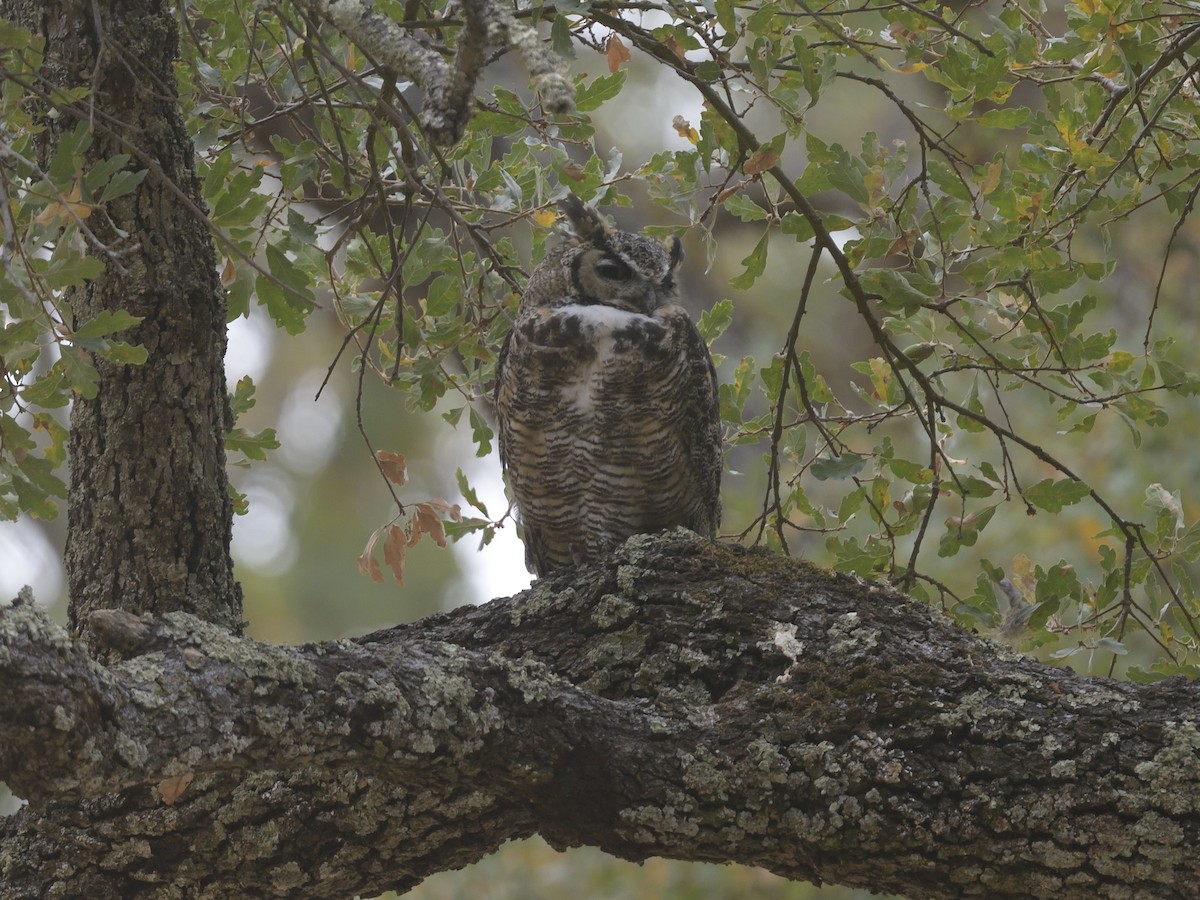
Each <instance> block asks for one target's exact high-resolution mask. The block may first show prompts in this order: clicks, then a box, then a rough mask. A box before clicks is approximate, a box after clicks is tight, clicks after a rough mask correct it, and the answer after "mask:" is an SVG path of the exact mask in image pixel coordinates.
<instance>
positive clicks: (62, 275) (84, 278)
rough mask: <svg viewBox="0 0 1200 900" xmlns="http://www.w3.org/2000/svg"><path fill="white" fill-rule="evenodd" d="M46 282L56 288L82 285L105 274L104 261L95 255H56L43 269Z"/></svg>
mask: <svg viewBox="0 0 1200 900" xmlns="http://www.w3.org/2000/svg"><path fill="white" fill-rule="evenodd" d="M41 274H42V278H43V279H45V281H46V284H47V285H48V286H49V287H51V288H55V289H61V288H66V287H71V286H73V285H82V284H86V283H87V282H89V281H91V280H92V279H93V278H99V277H100V276H101V275H103V274H104V263H102V262H101V261H100V260H98V259H96V257H94V256H65V255H64V256H59V255H57V254H56V255H55V257H54V258H53V259H51V260H50V263H49V265H47V266H46V267H45V269H43V270H42V273H41Z"/></svg>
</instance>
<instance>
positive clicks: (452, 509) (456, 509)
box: [425, 497, 462, 522]
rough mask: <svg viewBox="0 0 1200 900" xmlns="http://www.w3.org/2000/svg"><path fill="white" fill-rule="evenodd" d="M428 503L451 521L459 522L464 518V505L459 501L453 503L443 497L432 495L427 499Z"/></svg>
mask: <svg viewBox="0 0 1200 900" xmlns="http://www.w3.org/2000/svg"><path fill="white" fill-rule="evenodd" d="M425 502H426V503H428V504H429V505H430V506H431V507H432V508H433V509H434V511H435V512H437V514H438V515H440V516H442V517H443V518H446V519H450V520H451V521H454V522H458V521H461V520H462V507H460V506H459V505H458V504H457V503H451V502H449V501H448V500H443V499H442V498H441V497H432V498H430V499H429V500H426V501H425Z"/></svg>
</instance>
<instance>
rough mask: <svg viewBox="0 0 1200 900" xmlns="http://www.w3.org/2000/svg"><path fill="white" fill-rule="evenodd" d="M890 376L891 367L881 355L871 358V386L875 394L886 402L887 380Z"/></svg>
mask: <svg viewBox="0 0 1200 900" xmlns="http://www.w3.org/2000/svg"><path fill="white" fill-rule="evenodd" d="M891 377H892V367H891V366H890V365H888V363H887V360H885V359H882V358H881V357H878V356H876V357H873V358H872V359H871V386H872V387H873V388H875V396H876V397H878V398H879V399H880V400H881V401H882V402H884V403H886V402H887V395H888V381H890V380H891Z"/></svg>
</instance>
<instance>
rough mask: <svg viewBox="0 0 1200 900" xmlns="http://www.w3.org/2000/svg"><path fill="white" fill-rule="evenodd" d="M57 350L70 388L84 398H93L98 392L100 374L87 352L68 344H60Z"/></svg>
mask: <svg viewBox="0 0 1200 900" xmlns="http://www.w3.org/2000/svg"><path fill="white" fill-rule="evenodd" d="M59 352H60V353H61V356H60V357H59V362H60V363H61V364H62V367H63V374H64V375H66V378H67V382H68V383H69V384H70V385H71V390H73V391H74V392H75V393H77V394H79V396H81V397H83V398H84V399H87V400H91V399H93V398H94V397H95V396H96V394H98V393H99V392H100V376H99V374H97V372H96V367H95V366H93V365H92V361H91V359H90V358H89V357H88V354H87V353H85V352H84V351H83V350H80V349H79V348H78V347H72V346H70V345H69V344H60V345H59Z"/></svg>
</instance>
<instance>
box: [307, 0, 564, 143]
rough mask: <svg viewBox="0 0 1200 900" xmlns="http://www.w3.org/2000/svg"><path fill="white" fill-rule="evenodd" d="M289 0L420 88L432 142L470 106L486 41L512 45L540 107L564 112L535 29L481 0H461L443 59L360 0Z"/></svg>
mask: <svg viewBox="0 0 1200 900" xmlns="http://www.w3.org/2000/svg"><path fill="white" fill-rule="evenodd" d="M297 2H298V4H299V5H300V6H301V7H303V8H304V9H306V10H307V11H308V12H310V13H312V14H314V15H316V16H319V17H321V18H323V19H325V20H326V21H328V22H329V23H330V24H332V25H333V26H334V27H335V28H337V29H338V31H340V32H341V33H342V34H344V35H345V36H346V37H347V38H349V39H350V40H351V41H353V42H354V43H355V44H356V45H358V46H359V47H360V48H361V49H362V50H363V51H364V52H365V53H367V54H369V55H370V56H371V57H372V59H374V60H375V62H376V63H378V64H379V65H381V66H384V67H386V68H388V69H392V70H394V71H397V72H401V73H403V75H404V76H405V77H406V78H409V79H411V80H412V81H413V82H414V83H415V84H416V85H417V86H418V87H420V88H421V89H422V90H423V91H424V92H425V104H424V108H423V109H422V111H421V124H422V126H423V127H424V129H425V132H426V133H427V134H428V135H429V137H430V139H431V140H432V141H433V142H434V143H436V144H440V145H442V146H447V147H448V146H451V145H453V144H455V143H457V142H458V140H459V139H460V138H461V137H462V135H463V131H464V129H465V128H466V127H467V121H468V120H469V119H470V118H471V113H472V112H473V111H474V108H475V103H474V98H473V96H472V92H473V91H474V90H475V82H476V81H478V80H479V75H480V72H482V70H483V67H484V65H485V63H486V62H487V59H486V56H487V54H486V50H487V47H488V45H489V44H499V45H502V46H505V47H512V48H513V49H515V50H517V52H518V53H519V54H520V56H521V58H522V60H523V61H524V62H525V66H526V68H527V69H528V70H529V75H530V77H531V79H532V80H533V86H534V89H535V90H537V92H538V93H539V94H540V95H541V99H542V105H543V106H544V107H545V108H546V109H547V111H549V112H552V113H567V112H570V111H571V110H572V109H573V108H574V105H575V89H574V87H573V86H572V84H571V81H570V78H569V77H568V75H567V72H566V67H565V65H564V64H563V61H562V60H561V59H560V58H559V57H558V55H557V54H555V53H554V52H553V51H552V50H550V49H549V48H548V47H546V46H545V45H544V44H543V43H542V42H541V40H540V39H539V38H538V35H537V32H536V31H534V30H533V29H532V28H530V27H529V26H528V25H526V24H524V23H522V22H518V21H517V19H516V18H515V17H514V16H513V15H512V13H511V12H510V11H508V10H504V9H502V8H501V7H500V6H498V5H496V4H492V3H489V2H487V0H463V3H462V13H463V22H462V28H461V30H460V31H459V35H458V44H457V47H456V48H455V57H454V61H453V64H451V65H448V64H447V63H446V62H445V61H444V60H443V59H442V57H441V56H440V55H439V54H438V53H436V52H435V51H434V50H432V49H430V48H429V47H427V46H426V45H425V44H423V43H422V42H421V41H420V40H419V39H417V38H415V37H413V36H412V35H411V34H410V33H409V32H408V31H407V30H406V29H405V28H404V27H403V26H401V25H400V24H399V23H397V22H394V21H392V20H391V19H389V18H388V17H387V16H385V15H383V14H382V13H378V12H375V11H374V10H373V9H372V8H371V5H370V3H368V2H364V0H297Z"/></svg>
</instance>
